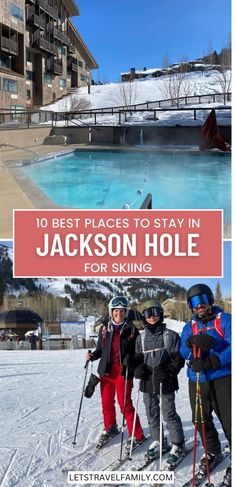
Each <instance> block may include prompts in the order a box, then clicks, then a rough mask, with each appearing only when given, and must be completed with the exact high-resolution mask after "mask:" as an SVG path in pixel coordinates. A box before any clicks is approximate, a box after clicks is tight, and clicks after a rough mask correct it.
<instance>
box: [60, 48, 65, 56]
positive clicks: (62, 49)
mask: <svg viewBox="0 0 236 487" xmlns="http://www.w3.org/2000/svg"><path fill="white" fill-rule="evenodd" d="M61 54H62V55H63V56H65V55H66V48H65V47H61Z"/></svg>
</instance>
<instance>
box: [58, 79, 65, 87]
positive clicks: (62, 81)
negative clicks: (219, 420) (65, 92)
mask: <svg viewBox="0 0 236 487" xmlns="http://www.w3.org/2000/svg"><path fill="white" fill-rule="evenodd" d="M59 86H60V88H65V87H66V79H63V78H60V80H59Z"/></svg>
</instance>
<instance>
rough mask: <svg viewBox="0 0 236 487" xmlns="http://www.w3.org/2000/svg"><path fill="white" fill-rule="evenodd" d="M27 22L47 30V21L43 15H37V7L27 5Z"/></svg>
mask: <svg viewBox="0 0 236 487" xmlns="http://www.w3.org/2000/svg"><path fill="white" fill-rule="evenodd" d="M26 21H27V22H28V23H29V24H31V25H35V26H36V27H40V29H45V19H44V18H43V17H42V16H41V15H37V14H35V7H34V6H33V5H27V7H26Z"/></svg>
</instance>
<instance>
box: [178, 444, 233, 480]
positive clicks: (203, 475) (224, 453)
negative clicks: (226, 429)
mask: <svg viewBox="0 0 236 487" xmlns="http://www.w3.org/2000/svg"><path fill="white" fill-rule="evenodd" d="M228 455H230V450H229V449H228V448H225V449H224V450H223V451H222V454H221V457H220V458H219V459H218V460H216V461H215V462H214V463H212V465H211V468H210V472H212V471H213V470H215V468H216V467H218V465H220V464H221V463H222V462H223V460H224V459H225V458H226V457H227V456H228ZM205 480H207V474H206V473H203V472H201V470H200V469H199V470H198V471H197V472H196V474H195V480H194V486H195V487H198V486H199V485H201V484H202V483H203V482H204V481H205ZM192 483H193V479H192V477H191V479H189V480H188V481H187V482H185V484H183V485H182V487H192Z"/></svg>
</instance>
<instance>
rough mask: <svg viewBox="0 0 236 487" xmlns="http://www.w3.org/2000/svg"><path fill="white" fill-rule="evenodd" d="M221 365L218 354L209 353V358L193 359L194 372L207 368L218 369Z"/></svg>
mask: <svg viewBox="0 0 236 487" xmlns="http://www.w3.org/2000/svg"><path fill="white" fill-rule="evenodd" d="M219 367H220V359H219V357H217V355H209V357H207V358H205V359H204V358H195V359H193V361H192V369H193V371H194V372H201V371H202V370H205V369H218V368H219Z"/></svg>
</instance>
